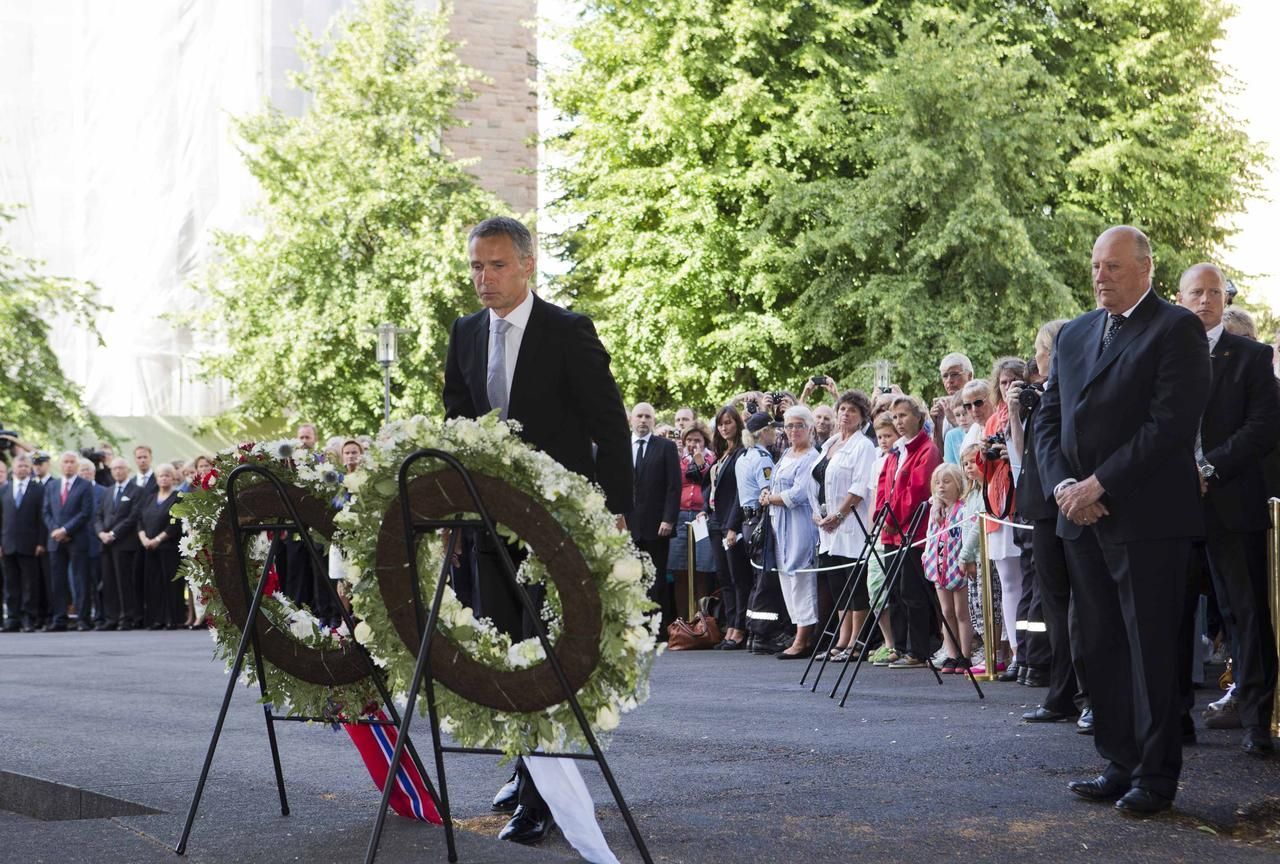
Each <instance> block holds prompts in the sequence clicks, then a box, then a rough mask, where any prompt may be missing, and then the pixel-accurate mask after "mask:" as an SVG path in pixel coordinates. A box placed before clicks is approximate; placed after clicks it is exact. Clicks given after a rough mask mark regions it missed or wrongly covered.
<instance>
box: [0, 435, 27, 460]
mask: <svg viewBox="0 0 1280 864" xmlns="http://www.w3.org/2000/svg"><path fill="white" fill-rule="evenodd" d="M3 435H7V436H9V437H7V438H3V437H0V453H3V454H7V455H9V456H12V455H13V449H14V447H15V446H16V445H15V443H14V441H13V439H15V438H21V437H22V436H21V435H19V434H18V432H17V430H15V429H0V436H3Z"/></svg>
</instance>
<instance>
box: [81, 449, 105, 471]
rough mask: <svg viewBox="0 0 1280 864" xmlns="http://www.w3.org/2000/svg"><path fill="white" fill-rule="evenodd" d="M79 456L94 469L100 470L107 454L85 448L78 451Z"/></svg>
mask: <svg viewBox="0 0 1280 864" xmlns="http://www.w3.org/2000/svg"><path fill="white" fill-rule="evenodd" d="M80 455H81V456H83V457H84V458H86V459H88V460H89V461H90V462H92V463H93V467H94V468H101V467H102V466H103V463H105V462H106V461H107V454H106V453H104V452H102V451H101V450H94V449H93V448H92V447H85V448H84V449H83V450H81V451H80Z"/></svg>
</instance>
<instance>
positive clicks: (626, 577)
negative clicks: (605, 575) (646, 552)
mask: <svg viewBox="0 0 1280 864" xmlns="http://www.w3.org/2000/svg"><path fill="white" fill-rule="evenodd" d="M643 576H644V565H643V564H641V563H640V559H639V558H635V557H633V556H631V555H627V556H626V557H624V558H619V559H618V560H617V561H614V562H613V570H612V571H610V573H609V578H610V579H611V580H613V581H614V582H618V583H620V584H623V585H627V584H632V583H635V582H639V581H640V579H641V577H643Z"/></svg>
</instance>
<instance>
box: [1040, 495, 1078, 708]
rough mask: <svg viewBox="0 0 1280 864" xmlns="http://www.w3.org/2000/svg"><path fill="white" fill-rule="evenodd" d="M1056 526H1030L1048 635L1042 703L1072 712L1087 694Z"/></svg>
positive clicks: (1048, 522)
mask: <svg viewBox="0 0 1280 864" xmlns="http://www.w3.org/2000/svg"><path fill="white" fill-rule="evenodd" d="M1057 525H1058V520H1057V519H1039V520H1037V521H1036V523H1035V526H1034V527H1033V528H1032V545H1033V548H1034V549H1035V560H1036V572H1035V582H1036V585H1037V587H1038V595H1039V600H1040V612H1041V618H1042V619H1043V620H1044V625H1045V632H1046V635H1047V636H1048V637H1049V639H1048V641H1049V692H1048V693H1046V694H1045V697H1044V702H1043V703H1042V704H1043V705H1044V707H1045V708H1047V709H1049V710H1050V711H1057V712H1059V713H1061V714H1074V713H1075V712H1076V711H1077V710H1079V709H1082V708H1084V706H1085V705H1086V704H1087V703H1088V695H1087V693H1086V691H1085V687H1084V660H1083V654H1082V649H1081V646H1080V644H1079V638H1078V637H1079V630H1080V626H1079V624H1078V623H1073V621H1072V618H1073V616H1072V612H1073V607H1072V603H1071V581H1070V579H1069V578H1068V577H1067V551H1066V548H1065V547H1064V546H1063V542H1062V538H1061V537H1059V536H1058V531H1057ZM1024 578H1025V577H1024Z"/></svg>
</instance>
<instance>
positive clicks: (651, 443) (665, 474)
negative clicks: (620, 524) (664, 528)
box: [627, 435, 680, 540]
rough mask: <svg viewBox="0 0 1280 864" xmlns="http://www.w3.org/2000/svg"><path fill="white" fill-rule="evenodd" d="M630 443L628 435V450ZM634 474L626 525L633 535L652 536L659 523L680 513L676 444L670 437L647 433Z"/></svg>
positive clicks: (631, 445)
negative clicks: (633, 499)
mask: <svg viewBox="0 0 1280 864" xmlns="http://www.w3.org/2000/svg"><path fill="white" fill-rule="evenodd" d="M633 446H634V445H633V444H632V443H631V438H630V436H628V437H627V447H628V453H630V448H631V447H633ZM627 461H628V463H629V462H630V461H631V460H630V459H628V460H627ZM635 478H636V500H635V506H634V507H633V508H632V509H631V512H630V513H628V514H627V527H628V528H630V529H631V534H632V535H633V536H634V537H635V538H636V539H638V540H653V539H656V538H657V536H658V526H659V525H660V524H661V523H663V522H668V523H670V524H671V525H673V526H674V525H675V524H676V519H677V518H678V517H679V515H680V448H678V447H676V443H675V442H674V441H671V440H670V439H667V438H660V437H658V436H657V435H650V436H649V440H648V441H647V442H646V443H645V446H644V459H643V460H642V461H641V462H640V463H639V464H638V465H636V466H635Z"/></svg>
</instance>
